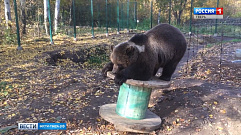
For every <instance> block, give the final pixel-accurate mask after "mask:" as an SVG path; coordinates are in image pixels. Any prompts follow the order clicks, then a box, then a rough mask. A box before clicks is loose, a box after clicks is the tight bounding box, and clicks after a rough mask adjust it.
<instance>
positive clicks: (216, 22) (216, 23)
mask: <svg viewBox="0 0 241 135" xmlns="http://www.w3.org/2000/svg"><path fill="white" fill-rule="evenodd" d="M218 5H219V0H217V8H218ZM217 27H218V19H216V21H215V33H214V36H217V35H218V33H217V31H218V30H217Z"/></svg>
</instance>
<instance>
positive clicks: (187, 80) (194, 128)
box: [0, 34, 241, 135]
mask: <svg viewBox="0 0 241 135" xmlns="http://www.w3.org/2000/svg"><path fill="white" fill-rule="evenodd" d="M132 35H133V34H121V35H111V36H109V37H108V38H105V37H97V38H95V39H91V38H82V39H79V40H78V41H77V42H73V41H72V40H70V39H69V38H68V37H66V38H63V37H61V38H60V37H58V38H57V39H55V45H48V41H46V40H44V39H43V40H38V41H36V42H33V41H29V42H26V43H24V45H23V48H24V50H22V51H16V50H15V49H16V47H11V46H4V47H1V48H0V49H1V50H0V88H1V95H0V96H1V97H0V98H1V100H0V109H1V111H0V133H2V134H133V133H126V132H118V131H116V130H115V129H114V126H113V125H112V124H111V123H108V122H105V121H104V120H103V119H102V118H101V117H100V116H99V114H98V111H99V107H100V106H101V105H104V104H107V103H115V102H116V100H117V96H118V86H116V85H115V84H114V83H113V80H111V79H108V78H103V77H102V75H101V73H100V70H101V69H100V68H101V66H100V68H92V67H89V66H88V63H86V60H87V59H88V58H89V57H91V56H89V55H88V58H83V59H82V58H79V57H80V56H82V52H81V51H80V50H81V48H83V46H102V45H105V46H106V45H107V46H109V45H116V44H118V43H120V42H122V41H125V40H127V39H128V38H130V37H131V36H132ZM59 39H61V40H59ZM198 47H199V48H198ZM220 47H221V46H220V45H214V46H213V47H209V48H206V44H204V43H203V44H202V45H196V46H194V43H192V45H191V46H190V50H189V51H187V52H186V55H185V56H184V58H183V59H182V61H181V63H180V64H179V67H178V69H177V70H176V72H175V74H174V76H173V79H172V85H171V87H170V88H168V89H164V90H163V89H157V90H154V91H153V92H152V96H151V101H150V104H149V109H150V110H151V111H152V112H154V113H156V114H157V115H158V116H160V117H161V118H162V120H163V122H162V125H161V127H160V128H159V129H157V130H156V131H153V132H152V133H150V134H183V135H186V134H200V135H201V134H207V135H216V134H225V135H226V134H230V135H238V134H240V132H241V124H240V123H241V110H240V106H241V102H240V101H241V84H240V83H241V64H238V63H232V61H233V60H235V59H236V58H235V55H234V52H235V49H237V48H241V43H231V42H230V43H224V44H223V47H224V48H223V52H222V58H221V60H222V62H221V70H220ZM107 48H108V47H107ZM200 48H202V49H200ZM87 50H88V49H87ZM197 50H199V51H198V52H197ZM88 51H91V50H88ZM73 52H78V54H81V55H72V54H74V53H73ZM79 52H81V53H79ZM95 53H96V52H95ZM188 53H189V55H188ZM60 54H61V55H60ZM71 57H72V58H71ZM73 57H74V58H73ZM65 58H66V59H65ZM91 58H92V57H91ZM187 59H189V61H188V64H187V62H186V61H187ZM76 62H79V63H76ZM86 64H87V66H86ZM220 71H221V76H220ZM18 122H36V123H37V122H39V123H41V122H48V123H55V122H61V123H67V128H68V129H67V130H66V131H19V130H18V129H17V128H16V125H17V123H18Z"/></svg>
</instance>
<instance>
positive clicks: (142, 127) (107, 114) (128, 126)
mask: <svg viewBox="0 0 241 135" xmlns="http://www.w3.org/2000/svg"><path fill="white" fill-rule="evenodd" d="M115 109H116V104H106V105H103V106H101V107H100V111H99V114H100V116H101V117H102V118H104V119H105V120H106V121H108V122H110V123H113V124H114V125H115V128H116V130H118V131H127V132H137V133H150V132H152V131H154V130H155V129H157V128H159V127H160V125H161V118H160V117H159V116H157V115H156V114H154V113H152V112H151V111H149V110H147V111H146V118H144V119H141V120H132V119H127V118H124V117H121V116H119V115H118V114H116V112H115Z"/></svg>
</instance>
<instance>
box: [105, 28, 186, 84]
mask: <svg viewBox="0 0 241 135" xmlns="http://www.w3.org/2000/svg"><path fill="white" fill-rule="evenodd" d="M186 48H187V42H186V39H185V37H184V35H183V34H182V33H181V31H180V30H179V29H177V28H175V27H173V26H171V25H169V24H159V25H157V26H156V27H154V28H152V29H151V30H149V31H147V32H145V33H144V34H136V35H134V36H133V37H132V38H131V39H130V40H129V41H127V42H123V43H120V44H118V45H116V46H115V47H114V48H113V52H112V53H111V56H110V59H111V62H109V63H107V64H106V65H105V66H104V68H103V69H102V73H103V74H104V75H105V76H106V74H107V72H108V71H112V72H113V73H114V74H115V79H114V81H115V83H116V84H119V85H122V83H124V82H125V81H126V80H127V79H134V80H143V81H146V80H149V79H150V78H151V77H152V76H155V75H156V73H157V71H158V69H159V68H160V67H162V68H163V71H162V75H161V76H160V77H159V79H161V80H165V81H170V79H171V76H172V74H173V73H174V71H175V69H176V67H177V65H178V63H179V61H180V60H181V59H182V57H183V55H184V53H185V51H186Z"/></svg>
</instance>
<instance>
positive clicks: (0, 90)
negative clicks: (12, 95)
mask: <svg viewBox="0 0 241 135" xmlns="http://www.w3.org/2000/svg"><path fill="white" fill-rule="evenodd" d="M12 88H13V86H12V85H8V84H7V82H0V99H1V98H3V97H5V96H7V95H8V92H9V89H10V90H11V89H12Z"/></svg>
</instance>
